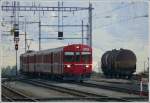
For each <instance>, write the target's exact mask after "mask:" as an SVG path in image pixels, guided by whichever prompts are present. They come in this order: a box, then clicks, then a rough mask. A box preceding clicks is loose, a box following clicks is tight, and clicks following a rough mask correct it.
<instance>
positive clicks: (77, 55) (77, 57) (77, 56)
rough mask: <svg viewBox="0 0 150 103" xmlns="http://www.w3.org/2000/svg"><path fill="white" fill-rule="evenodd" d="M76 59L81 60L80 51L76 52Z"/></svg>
mask: <svg viewBox="0 0 150 103" xmlns="http://www.w3.org/2000/svg"><path fill="white" fill-rule="evenodd" d="M75 61H76V62H80V61H81V60H80V52H75Z"/></svg>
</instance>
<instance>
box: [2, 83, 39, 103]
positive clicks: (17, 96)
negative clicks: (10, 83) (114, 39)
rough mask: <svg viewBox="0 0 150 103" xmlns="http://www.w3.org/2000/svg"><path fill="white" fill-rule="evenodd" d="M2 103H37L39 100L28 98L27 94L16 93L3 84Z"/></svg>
mask: <svg viewBox="0 0 150 103" xmlns="http://www.w3.org/2000/svg"><path fill="white" fill-rule="evenodd" d="M2 101H9V102H14V101H29V102H36V101H37V100H35V99H33V98H31V97H28V96H26V95H25V94H23V93H21V92H19V91H16V90H14V89H12V88H10V87H7V86H5V85H4V84H2Z"/></svg>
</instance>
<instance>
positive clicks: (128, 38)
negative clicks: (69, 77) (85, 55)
mask: <svg viewBox="0 0 150 103" xmlns="http://www.w3.org/2000/svg"><path fill="white" fill-rule="evenodd" d="M3 1H4V0H3ZM21 1H22V2H20V4H21V5H30V4H32V2H24V1H23V0H21ZM34 1H36V2H35V5H38V2H37V1H43V0H34ZM60 1H62V0H60ZM63 1H64V4H63V5H64V6H83V7H88V5H89V2H83V1H78V2H77V1H76V2H71V0H67V1H70V2H67V1H66V0H63ZM146 1H148V0H143V1H137V0H132V1H131V0H118V1H117V2H116V1H115V2H114V1H112V0H101V1H100V2H98V1H96V0H90V2H91V3H92V6H93V8H94V10H93V17H92V18H93V35H92V36H93V40H92V41H93V60H94V62H93V67H94V70H95V71H98V70H97V66H98V63H100V59H101V56H102V54H103V53H104V52H106V51H108V50H112V49H114V48H116V49H120V48H125V49H130V50H132V51H133V52H134V53H135V54H136V56H137V72H140V71H142V70H144V61H146V63H147V57H148V48H149V45H148V15H149V14H148V2H146ZM40 5H41V6H57V2H48V1H45V2H41V4H40ZM10 15H11V13H10V12H3V13H2V15H1V17H5V20H11V19H10V17H9V16H10ZM19 15H21V16H25V17H26V19H27V21H38V19H39V18H38V15H39V12H35V13H34V12H21V13H19ZM40 15H41V21H42V24H56V25H57V24H58V23H57V21H58V20H57V18H56V17H54V16H57V12H44V13H43V12H41V13H40ZM63 15H64V16H67V17H64V19H63V24H81V21H82V20H83V22H84V24H87V20H88V12H87V11H80V12H74V13H72V12H70V13H64V14H63ZM24 20H25V18H24V17H22V18H20V21H24ZM1 21H2V18H1ZM4 25H5V26H2V25H1V28H2V29H1V34H6V33H7V32H4V31H7V30H10V28H11V25H10V24H4ZM60 29H61V30H62V29H63V31H64V37H81V28H80V27H78V28H60ZM41 30H42V37H57V31H58V28H52V27H42V28H41ZM20 32H21V33H24V25H20ZM8 34H10V33H8ZM27 34H28V35H27V38H29V39H31V38H32V39H33V41H32V42H31V45H30V49H33V50H38V24H27ZM85 34H86V28H84V35H85ZM12 40H13V36H3V35H1V37H0V41H1V44H0V47H1V57H0V58H1V59H0V60H1V65H2V66H7V65H14V64H15V50H14V43H13V41H12ZM29 43H30V42H29V41H28V44H29ZM68 43H69V44H73V43H81V40H62V41H60V40H42V49H48V48H54V47H59V46H63V45H67V44H68ZM2 51H3V52H2ZM21 53H24V36H20V41H19V54H21ZM18 65H19V64H18ZM146 66H147V64H146Z"/></svg>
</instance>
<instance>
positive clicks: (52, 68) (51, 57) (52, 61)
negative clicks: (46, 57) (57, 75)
mask: <svg viewBox="0 0 150 103" xmlns="http://www.w3.org/2000/svg"><path fill="white" fill-rule="evenodd" d="M51 74H53V52H51Z"/></svg>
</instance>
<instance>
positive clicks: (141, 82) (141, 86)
mask: <svg viewBox="0 0 150 103" xmlns="http://www.w3.org/2000/svg"><path fill="white" fill-rule="evenodd" d="M142 95H143V81H142V77H141V80H140V96H142Z"/></svg>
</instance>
